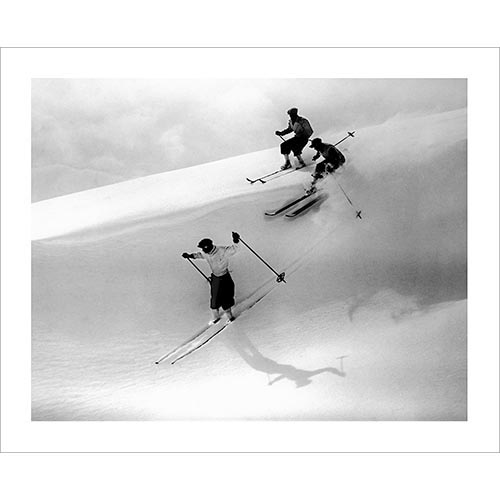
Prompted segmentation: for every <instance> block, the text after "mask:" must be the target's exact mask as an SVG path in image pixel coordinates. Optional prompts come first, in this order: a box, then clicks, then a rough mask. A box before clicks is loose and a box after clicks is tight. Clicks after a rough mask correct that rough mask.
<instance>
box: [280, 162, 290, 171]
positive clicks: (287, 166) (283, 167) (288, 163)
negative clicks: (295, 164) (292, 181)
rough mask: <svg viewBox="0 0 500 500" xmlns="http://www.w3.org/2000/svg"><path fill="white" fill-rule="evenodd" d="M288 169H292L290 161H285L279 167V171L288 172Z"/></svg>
mask: <svg viewBox="0 0 500 500" xmlns="http://www.w3.org/2000/svg"><path fill="white" fill-rule="evenodd" d="M289 168H292V164H291V163H290V161H286V162H285V164H284V165H282V166H281V170H288V169H289Z"/></svg>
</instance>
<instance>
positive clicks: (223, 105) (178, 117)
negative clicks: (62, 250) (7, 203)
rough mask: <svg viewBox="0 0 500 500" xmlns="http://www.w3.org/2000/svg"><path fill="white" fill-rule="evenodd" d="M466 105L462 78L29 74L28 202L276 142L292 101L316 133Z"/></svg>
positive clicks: (229, 154)
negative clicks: (143, 77) (36, 76)
mask: <svg viewBox="0 0 500 500" xmlns="http://www.w3.org/2000/svg"><path fill="white" fill-rule="evenodd" d="M464 106H466V80H463V79H462V80H452V79H407V80H396V79H389V80H384V79H373V80H372V79H354V80H347V79H276V80H269V79H253V80H203V79H197V80H176V79H169V80H110V79H106V80H99V79H92V80H90V79H71V80H69V79H34V80H33V81H32V201H33V202H36V201H40V200H43V199H47V198H53V197H55V196H61V195H64V194H69V193H73V192H77V191H82V190H85V189H91V188H94V187H99V186H103V185H106V184H112V183H115V182H120V181H125V180H128V179H133V178H136V177H142V176H145V175H150V174H156V173H160V172H165V171H168V170H175V169H179V168H184V167H188V166H192V165H198V164H200V163H206V162H209V161H212V160H218V159H221V158H227V157H231V156H236V155H240V154H245V153H249V152H252V151H259V150H262V149H267V148H271V147H273V146H276V147H278V144H279V142H280V140H279V138H278V137H276V136H275V135H274V131H275V130H277V129H283V128H285V127H286V124H287V118H288V117H287V114H286V110H287V109H289V108H290V107H297V108H299V114H300V115H302V116H305V117H307V118H308V119H309V120H310V122H311V124H312V126H313V128H314V130H315V132H316V135H321V132H324V131H325V130H328V129H334V130H339V131H345V130H347V129H357V128H362V127H364V126H366V125H373V124H376V123H382V122H384V121H386V120H387V119H389V118H391V117H393V116H395V115H398V114H428V113H435V112H440V111H446V110H451V109H457V108H462V107H464ZM323 138H324V139H326V140H328V139H329V138H325V137H323ZM334 139H335V138H331V140H334ZM387 147H390V144H388V145H387ZM276 158H277V165H276V167H277V166H279V161H280V160H281V158H280V156H279V153H278V154H277V157H276ZM272 167H274V166H272Z"/></svg>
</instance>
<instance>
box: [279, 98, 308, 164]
mask: <svg viewBox="0 0 500 500" xmlns="http://www.w3.org/2000/svg"><path fill="white" fill-rule="evenodd" d="M287 113H288V115H289V116H290V120H289V121H288V127H287V128H286V129H285V130H281V131H280V130H276V132H275V134H276V135H279V136H280V137H281V136H283V135H286V134H289V133H290V132H294V134H295V135H294V136H293V137H292V138H290V139H287V140H286V141H284V142H283V143H282V144H281V146H280V150H281V154H282V155H283V156H284V157H285V164H284V165H283V166H282V167H281V169H282V170H286V169H287V168H291V166H292V164H291V162H290V153H291V152H292V151H293V154H294V155H295V156H296V158H297V160H298V161H299V164H300V166H301V167H305V166H306V164H305V162H304V160H303V159H302V156H301V155H302V150H303V149H304V147H305V145H306V144H307V141H308V140H309V137H311V135H312V134H313V129H312V127H311V124H310V123H309V120H307V118H304V117H302V116H299V114H298V109H297V108H291V109H289V110H288V111H287Z"/></svg>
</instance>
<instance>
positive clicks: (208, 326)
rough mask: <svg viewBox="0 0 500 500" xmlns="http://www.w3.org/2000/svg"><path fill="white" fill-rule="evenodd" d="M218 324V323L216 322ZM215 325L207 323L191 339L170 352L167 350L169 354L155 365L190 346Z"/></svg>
mask: <svg viewBox="0 0 500 500" xmlns="http://www.w3.org/2000/svg"><path fill="white" fill-rule="evenodd" d="M215 324H217V323H215ZM212 326H214V325H210V324H206V325H205V326H203V327H201V328H200V329H199V330H198V331H197V332H196V334H195V335H193V336H192V337H191V338H190V339H188V340H186V341H185V342H183V343H182V344H181V345H180V346H177V347H176V348H175V349H172V350H171V351H170V352H167V354H164V355H163V356H162V357H161V358H159V359H158V360H157V361H155V365H159V364H160V363H161V362H162V361H165V360H166V359H167V358H170V357H171V356H174V355H175V354H177V353H178V352H179V351H180V350H182V348H184V347H186V346H188V345H189V344H191V343H192V342H194V341H195V340H197V339H198V338H199V337H201V336H202V335H203V334H204V333H205V332H206V331H207V330H209V329H210V328H212Z"/></svg>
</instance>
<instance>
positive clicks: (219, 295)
mask: <svg viewBox="0 0 500 500" xmlns="http://www.w3.org/2000/svg"><path fill="white" fill-rule="evenodd" d="M232 236H233V243H234V244H233V245H230V246H218V245H217V246H216V245H214V243H213V241H212V240H211V239H209V238H204V239H202V240H201V241H200V242H199V243H198V248H201V250H202V251H201V252H195V253H187V252H184V253H183V254H182V256H183V257H184V258H185V259H205V260H206V261H207V263H208V265H209V266H210V269H211V271H212V274H211V276H210V309H211V311H212V319H211V320H210V321H209V324H210V325H214V324H215V323H217V322H218V321H219V320H220V319H221V316H220V314H219V309H220V308H221V307H222V309H223V310H224V312H225V314H226V318H227V322H231V321H233V320H234V316H233V313H232V310H231V308H232V307H233V306H234V282H233V279H232V278H231V275H230V274H229V271H228V266H229V257H231V256H233V255H234V254H235V253H236V252H237V250H238V248H239V242H240V235H239V234H238V233H235V232H233V233H232Z"/></svg>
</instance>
